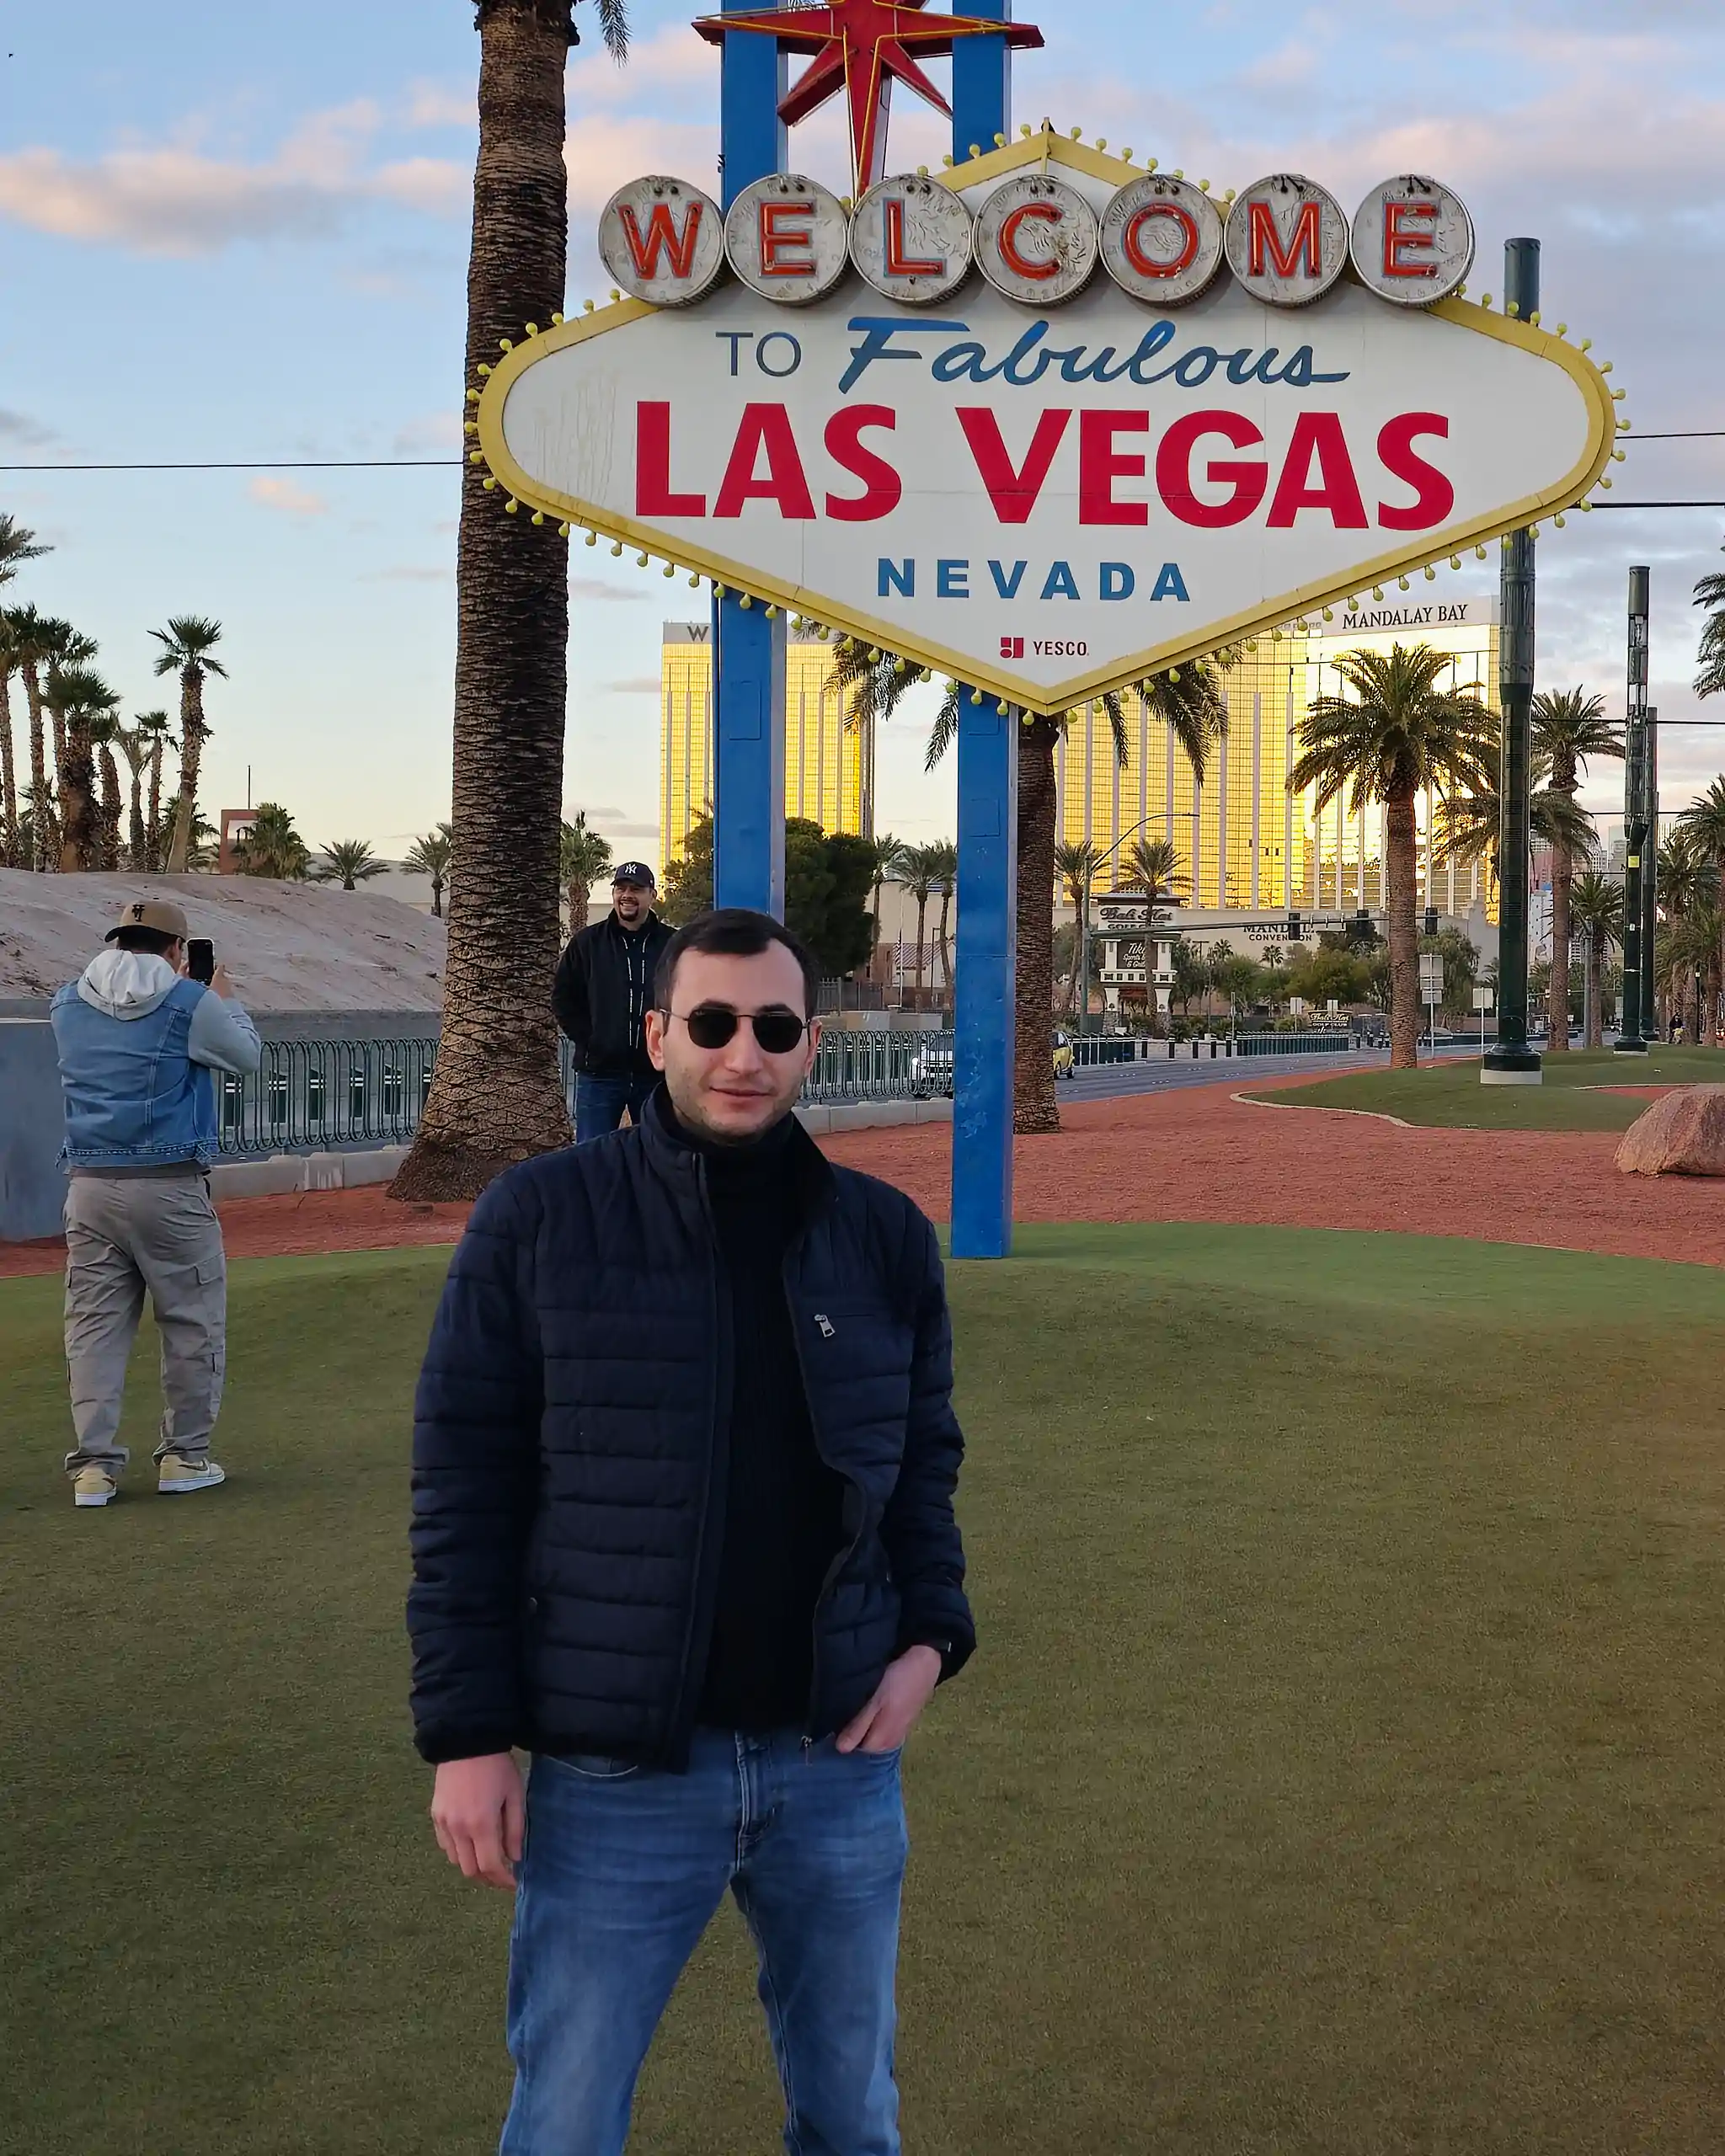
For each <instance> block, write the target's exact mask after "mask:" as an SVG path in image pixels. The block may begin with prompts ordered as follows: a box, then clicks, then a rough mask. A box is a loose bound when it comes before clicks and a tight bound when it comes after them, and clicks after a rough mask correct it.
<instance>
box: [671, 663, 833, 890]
mask: <svg viewBox="0 0 1725 2156" xmlns="http://www.w3.org/2000/svg"><path fill="white" fill-rule="evenodd" d="M835 650H836V645H835V644H831V643H821V642H820V639H819V638H816V637H814V636H813V635H810V634H799V633H798V632H797V631H796V630H795V629H793V630H792V631H791V632H790V640H789V648H788V654H787V658H786V663H785V814H786V815H787V816H788V817H789V816H803V817H806V818H807V819H809V822H810V823H814V824H819V825H820V827H821V829H822V830H824V831H826V832H829V833H831V832H837V831H848V832H850V833H852V834H853V835H857V836H860V837H863V838H873V835H874V736H873V729H872V728H868V727H861V728H855V729H852V728H849V727H847V726H846V724H845V723H844V712H843V711H842V710H841V704H840V698H839V695H838V692H837V691H836V690H835V689H834V688H833V686H832V667H833V654H834V652H835ZM660 707H661V723H662V729H663V731H662V739H663V743H664V748H663V753H662V755H661V759H660V813H659V823H660V831H659V844H660V858H661V859H662V860H665V861H675V860H676V859H677V858H678V857H679V856H680V855H681V854H682V853H683V851H685V849H686V846H687V842H688V836H689V826H690V825H691V824H692V823H693V822H694V820H695V819H696V818H697V816H699V815H700V814H701V813H702V810H703V809H706V808H707V807H708V805H709V804H710V803H711V801H712V798H713V632H712V629H711V627H709V625H708V623H707V622H666V623H665V642H664V646H663V651H662V654H661V659H660Z"/></svg>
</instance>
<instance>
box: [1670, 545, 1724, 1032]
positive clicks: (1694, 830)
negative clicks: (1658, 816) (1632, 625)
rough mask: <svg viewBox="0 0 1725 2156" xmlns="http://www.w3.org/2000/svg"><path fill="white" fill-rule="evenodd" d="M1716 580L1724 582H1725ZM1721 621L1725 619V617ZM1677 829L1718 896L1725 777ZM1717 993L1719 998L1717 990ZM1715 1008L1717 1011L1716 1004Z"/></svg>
mask: <svg viewBox="0 0 1725 2156" xmlns="http://www.w3.org/2000/svg"><path fill="white" fill-rule="evenodd" d="M1713 580H1714V581H1716V582H1720V583H1725V579H1713ZM1721 618H1722V619H1725V616H1722V617H1721ZM1708 627H1709V631H1710V632H1711V630H1712V627H1714V624H1712V623H1711V622H1710V623H1709V624H1708ZM1677 828H1678V830H1680V831H1686V832H1687V833H1688V834H1689V835H1690V838H1691V839H1693V841H1695V844H1696V847H1697V848H1698V849H1701V850H1704V851H1706V853H1707V854H1708V855H1709V856H1710V857H1711V858H1712V864H1713V877H1714V886H1715V891H1716V893H1717V891H1719V890H1725V778H1716V779H1715V780H1714V781H1713V782H1712V785H1711V786H1710V787H1708V788H1707V790H1706V792H1705V793H1702V794H1698V795H1697V796H1696V798H1695V799H1694V800H1693V801H1691V802H1690V804H1689V806H1688V808H1687V809H1685V810H1684V812H1683V814H1681V815H1680V817H1679V818H1678V819H1677ZM1656 888H1657V886H1656ZM1708 973H1709V974H1710V975H1711V976H1712V978H1713V979H1718V978H1719V977H1720V976H1721V975H1722V974H1725V943H1722V946H1721V948H1720V950H1719V953H1718V954H1717V958H1716V960H1715V963H1713V964H1712V966H1710V967H1709V968H1708ZM1715 993H1716V998H1717V991H1716V992H1715ZM1714 1007H1715V1008H1717V1001H1716V1003H1715V1006H1714ZM1712 1030H1713V1027H1712V1022H1711V1017H1710V1022H1709V1024H1708V1027H1707V1032H1708V1034H1709V1036H1710V1037H1711V1035H1712Z"/></svg>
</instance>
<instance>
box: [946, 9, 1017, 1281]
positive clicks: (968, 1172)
mask: <svg viewBox="0 0 1725 2156" xmlns="http://www.w3.org/2000/svg"><path fill="white" fill-rule="evenodd" d="M968 11H969V13H971V14H975V15H984V16H988V17H990V18H992V19H998V20H999V21H1001V22H1003V23H1004V22H1010V21H1011V19H1012V0H969V10H968ZM1011 131H1012V53H1011V51H1010V49H1009V48H1008V46H1007V40H1005V39H1004V38H1003V37H1002V38H994V37H975V38H961V39H960V40H959V41H958V44H957V45H956V46H955V48H954V51H953V157H954V158H955V159H956V161H957V162H958V163H959V164H961V165H962V164H964V163H965V162H966V160H967V159H968V158H969V155H970V151H971V147H972V145H973V144H974V145H975V147H977V148H979V149H980V150H981V151H982V152H984V153H986V152H988V151H990V150H991V149H993V147H995V139H994V138H995V136H996V135H1007V134H1010V132H1011ZM974 693H975V692H974V691H972V689H971V688H970V687H969V685H968V684H963V685H961V686H960V687H959V751H958V753H959V935H958V979H957V1003H958V1009H957V1012H956V1017H955V1021H954V1022H955V1024H956V1026H957V1029H958V1040H957V1043H956V1049H955V1053H954V1056H953V1094H954V1100H953V1257H1010V1256H1011V1255H1012V1064H1013V1055H1014V1046H1015V1042H1016V1038H1017V1023H1016V993H1017V970H1018V926H1017V923H1018V914H1017V906H1018V896H1017V883H1018V714H1017V712H1016V711H1013V710H1010V709H1009V710H1007V711H1006V712H1002V711H1001V709H1000V708H999V707H998V704H997V702H996V698H994V697H993V696H987V695H985V696H983V698H982V701H981V702H973V701H972V699H973V696H974Z"/></svg>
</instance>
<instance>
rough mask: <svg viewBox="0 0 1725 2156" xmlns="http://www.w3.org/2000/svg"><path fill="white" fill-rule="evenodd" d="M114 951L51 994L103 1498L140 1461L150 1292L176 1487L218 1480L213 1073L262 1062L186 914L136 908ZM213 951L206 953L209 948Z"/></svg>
mask: <svg viewBox="0 0 1725 2156" xmlns="http://www.w3.org/2000/svg"><path fill="white" fill-rule="evenodd" d="M105 942H106V946H107V947H106V948H105V949H104V950H103V951H102V952H101V953H99V956H98V957H96V958H93V959H92V960H91V961H90V963H89V964H88V966H86V967H85V969H84V970H83V974H81V975H80V977H79V978H78V979H77V980H75V981H70V982H68V983H67V985H66V986H65V987H64V988H62V989H61V990H60V992H59V994H58V995H56V997H55V998H54V1001H53V1003H52V1005H51V1006H50V1011H51V1017H52V1020H53V1025H54V1039H55V1044H56V1049H57V1050H58V1052H59V1059H60V1081H61V1091H62V1094H63V1096H64V1100H65V1107H66V1144H65V1147H64V1149H63V1151H62V1153H61V1159H62V1161H63V1162H64V1164H65V1166H66V1169H67V1176H68V1178H69V1181H68V1183H67V1196H66V1360H67V1367H68V1369H69V1371H70V1374H71V1380H72V1428H73V1429H74V1431H75V1433H76V1434H77V1445H76V1447H75V1448H74V1449H73V1450H72V1452H70V1453H69V1454H67V1460H66V1471H67V1474H68V1475H69V1476H71V1477H72V1502H73V1503H74V1504H75V1505H77V1506H78V1507H79V1508H97V1507H101V1506H104V1505H106V1504H108V1503H109V1502H110V1501H111V1500H112V1499H113V1498H114V1497H116V1496H117V1495H118V1494H119V1489H120V1476H121V1475H122V1473H123V1472H124V1471H125V1469H126V1461H127V1460H128V1458H129V1457H130V1455H129V1454H128V1452H127V1449H126V1447H125V1446H124V1445H122V1444H120V1442H119V1433H120V1401H121V1396H122V1395H123V1394H124V1392H125V1390H126V1364H127V1363H128V1362H129V1361H130V1359H131V1348H132V1342H133V1341H134V1339H135V1338H136V1336H137V1329H138V1321H139V1320H140V1318H141V1317H142V1315H143V1308H144V1297H145V1295H146V1294H148V1296H149V1298H150V1304H151V1307H152V1310H154V1312H155V1315H156V1326H157V1330H158V1331H159V1332H160V1334H161V1336H162V1390H163V1397H164V1401H165V1412H164V1413H163V1418H162V1438H161V1443H160V1444H159V1445H158V1447H157V1449H156V1464H157V1482H156V1486H157V1488H158V1491H160V1492H162V1493H163V1495H164V1496H168V1497H180V1496H185V1495H188V1494H190V1493H191V1492H196V1491H199V1490H213V1489H214V1488H216V1486H217V1485H218V1484H220V1483H221V1482H222V1481H223V1480H224V1479H225V1478H224V1477H223V1475H222V1470H221V1469H220V1468H219V1467H218V1466H217V1465H216V1463H215V1461H214V1460H211V1457H210V1438H211V1432H212V1431H213V1430H214V1428H215V1427H216V1414H217V1412H218V1411H219V1410H220V1407H221V1405H222V1377H223V1374H224V1372H225V1370H226V1368H227V1257H226V1254H225V1252H224V1251H223V1249H222V1228H221V1224H220V1222H219V1221H218V1220H217V1219H216V1208H215V1205H214V1203H212V1202H211V1197H210V1169H211V1162H212V1161H213V1160H214V1157H215V1151H216V1077H215V1074H216V1072H217V1071H218V1070H221V1071H227V1072H231V1073H232V1075H235V1076H236V1077H239V1076H245V1075H249V1074H250V1073H251V1072H252V1071H254V1070H257V1068H258V1066H259V1064H260V1063H261V1062H262V1060H263V1054H264V1051H263V1048H262V1045H261V1043H259V1039H258V1033H257V1028H256V1027H254V1025H253V1023H252V1022H251V1020H250V1019H249V1018H248V1017H247V1016H246V1014H245V1012H244V1011H243V1010H242V1009H241V1008H240V1006H239V1003H238V1001H237V999H236V998H235V995H234V992H233V985H232V982H231V981H230V980H229V979H228V978H227V973H226V971H225V970H224V969H222V967H220V966H216V965H211V970H210V979H209V981H208V985H205V983H203V982H202V981H200V980H195V979H190V978H188V975H187V944H188V937H187V931H186V918H185V915H184V913H183V912H182V911H181V910H180V909H179V907H178V906H177V905H174V904H173V903H172V902H171V901H170V900H167V899H137V900H135V901H134V902H133V903H132V904H131V905H128V906H127V907H126V910H125V911H124V912H123V913H122V914H121V915H120V919H119V921H116V922H115V925H114V926H113V927H112V928H110V929H109V931H108V934H107V937H106V939H105ZM205 955H206V957H208V956H210V955H211V954H210V953H208V952H207V950H206V953H205Z"/></svg>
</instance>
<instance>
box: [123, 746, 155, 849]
mask: <svg viewBox="0 0 1725 2156" xmlns="http://www.w3.org/2000/svg"><path fill="white" fill-rule="evenodd" d="M143 797H144V767H143V766H142V763H135V764H134V765H133V766H132V767H131V814H130V816H129V817H128V819H127V821H126V838H127V845H126V866H127V867H128V868H130V869H131V873H133V875H134V876H141V875H142V873H144V871H145V870H146V869H147V867H149V865H150V841H149V838H148V836H147V834H146V832H145V830H144V798H143Z"/></svg>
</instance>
